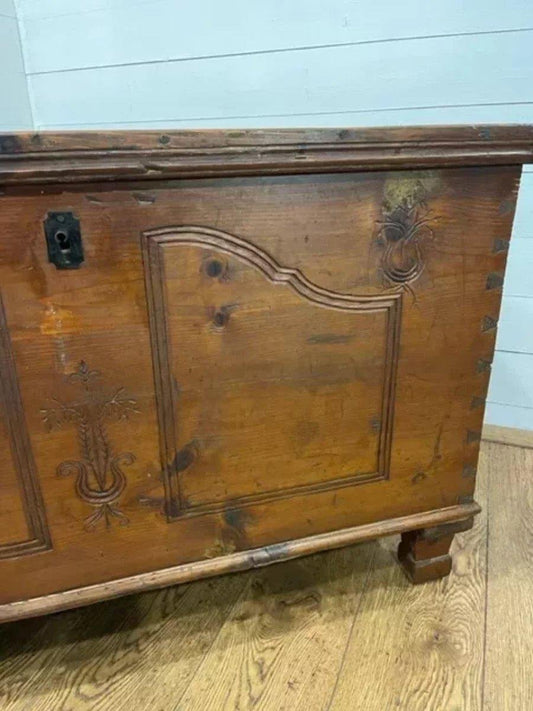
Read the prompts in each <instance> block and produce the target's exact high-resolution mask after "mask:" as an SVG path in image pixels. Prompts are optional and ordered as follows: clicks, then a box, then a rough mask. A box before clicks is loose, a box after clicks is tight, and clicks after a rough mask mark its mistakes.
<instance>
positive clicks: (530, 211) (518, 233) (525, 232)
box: [513, 165, 533, 239]
mask: <svg viewBox="0 0 533 711" xmlns="http://www.w3.org/2000/svg"><path fill="white" fill-rule="evenodd" d="M532 168H533V166H529V165H526V166H524V172H523V174H522V180H521V181H520V190H519V192H518V202H517V204H516V213H515V218H514V224H513V238H518V239H520V238H522V237H528V238H533V172H530V170H528V169H532Z"/></svg>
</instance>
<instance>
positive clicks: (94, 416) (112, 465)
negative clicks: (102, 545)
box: [42, 361, 139, 529]
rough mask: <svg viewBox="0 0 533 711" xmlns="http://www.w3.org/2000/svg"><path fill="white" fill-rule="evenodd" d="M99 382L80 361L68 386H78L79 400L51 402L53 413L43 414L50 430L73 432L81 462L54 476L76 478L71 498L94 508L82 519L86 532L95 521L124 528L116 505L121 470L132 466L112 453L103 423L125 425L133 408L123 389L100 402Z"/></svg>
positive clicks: (124, 455)
mask: <svg viewBox="0 0 533 711" xmlns="http://www.w3.org/2000/svg"><path fill="white" fill-rule="evenodd" d="M100 376H101V374H100V372H99V371H97V370H90V369H89V367H88V365H87V363H85V361H81V362H80V364H79V366H78V368H77V370H76V371H75V372H74V373H71V375H70V376H68V380H69V382H71V383H73V384H79V385H80V386H81V390H82V396H81V397H80V398H79V399H78V400H77V401H75V402H71V403H64V402H61V401H60V400H57V399H55V400H54V402H55V403H56V405H55V407H52V408H48V409H46V410H43V411H42V414H43V420H44V422H45V424H46V426H47V427H48V428H49V429H50V430H52V429H59V428H62V427H63V426H64V425H67V424H74V425H75V426H76V427H77V429H78V442H79V450H80V459H77V460H65V461H64V462H61V464H59V466H58V467H57V474H58V476H69V475H71V474H73V475H75V477H76V483H75V490H76V494H77V495H78V496H79V497H80V499H82V501H85V502H86V503H88V504H90V505H91V506H93V507H94V509H95V510H94V512H93V513H92V514H90V515H89V516H88V517H87V518H86V519H85V528H87V529H92V528H94V527H95V526H96V524H97V523H98V522H99V521H100V520H104V521H105V525H106V527H109V526H110V525H111V521H112V519H113V518H116V519H118V520H119V521H120V523H121V524H126V523H128V522H129V521H128V518H127V516H125V514H124V513H123V512H122V511H121V510H120V508H119V506H118V500H119V498H120V496H121V494H122V493H123V491H124V489H125V488H126V477H125V475H124V472H123V471H122V467H123V466H124V465H129V464H133V462H134V461H135V456H134V455H133V454H132V453H131V452H121V453H119V454H115V453H114V452H113V447H112V444H111V442H110V439H109V434H108V432H107V427H106V423H107V422H110V421H112V420H115V421H117V420H118V421H120V420H126V419H128V418H129V417H130V415H131V414H133V413H138V412H139V411H138V410H137V409H136V402H135V400H133V399H132V398H129V397H127V396H126V394H125V390H124V388H119V389H118V390H117V391H116V392H115V393H114V394H113V395H112V396H111V397H108V398H106V397H105V396H104V397H103V396H102V391H101V390H100V388H99V387H98V385H99V383H98V381H99V380H100Z"/></svg>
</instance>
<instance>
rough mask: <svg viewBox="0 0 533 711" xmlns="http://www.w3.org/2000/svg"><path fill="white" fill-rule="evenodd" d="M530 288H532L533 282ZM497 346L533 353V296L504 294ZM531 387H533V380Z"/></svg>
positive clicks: (503, 348)
mask: <svg viewBox="0 0 533 711" xmlns="http://www.w3.org/2000/svg"><path fill="white" fill-rule="evenodd" d="M525 241H526V240H524V242H525ZM528 241H530V242H533V240H528ZM528 288H529V289H531V284H529V285H528ZM496 348H497V349H498V350H505V351H513V352H517V353H533V298H531V297H521V296H504V298H503V302H502V310H501V315H500V322H499V324H498V338H497V341H496ZM531 388H532V389H533V382H532V383H531Z"/></svg>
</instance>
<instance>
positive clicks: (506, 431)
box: [482, 425, 533, 449]
mask: <svg viewBox="0 0 533 711" xmlns="http://www.w3.org/2000/svg"><path fill="white" fill-rule="evenodd" d="M482 439H484V440H485V441H486V442H498V443H499V444H511V445H514V446H515V447H529V448H532V449H533V430H519V429H518V428H516V427H500V426H499V425H484V426H483V433H482Z"/></svg>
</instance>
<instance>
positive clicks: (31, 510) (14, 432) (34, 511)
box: [0, 292, 51, 559]
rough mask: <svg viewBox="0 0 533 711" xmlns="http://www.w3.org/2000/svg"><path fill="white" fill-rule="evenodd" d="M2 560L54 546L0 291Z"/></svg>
mask: <svg viewBox="0 0 533 711" xmlns="http://www.w3.org/2000/svg"><path fill="white" fill-rule="evenodd" d="M0 373H1V376H0V443H1V444H2V470H1V471H2V480H1V485H0V521H1V523H0V559H2V558H11V557H18V556H22V555H30V554H32V553H38V552H40V551H45V550H47V549H49V548H50V547H51V541H50V534H49V532H48V525H47V522H46V513H45V510H44V506H43V500H42V496H41V491H40V486H39V481H38V479H37V472H36V470H35V462H34V459H33V454H32V451H31V444H30V440H29V437H28V432H27V429H26V423H25V417H24V411H23V407H22V402H21V399H20V392H19V389H18V382H17V373H16V370H15V363H14V359H13V352H12V348H11V340H10V337H9V332H8V327H7V323H6V318H5V311H4V305H3V302H2V294H1V292H0Z"/></svg>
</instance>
